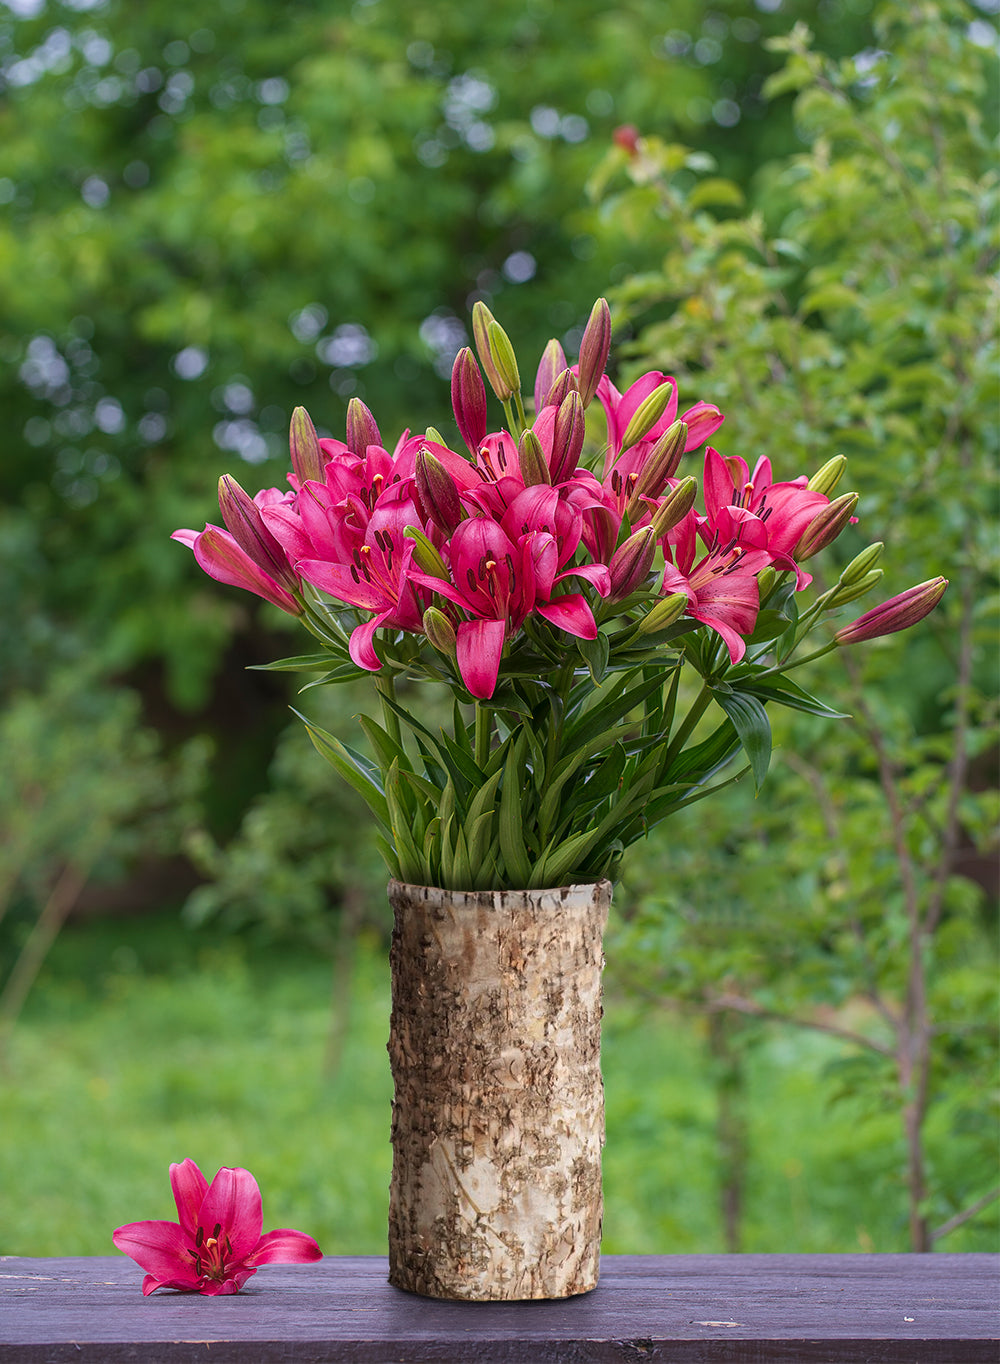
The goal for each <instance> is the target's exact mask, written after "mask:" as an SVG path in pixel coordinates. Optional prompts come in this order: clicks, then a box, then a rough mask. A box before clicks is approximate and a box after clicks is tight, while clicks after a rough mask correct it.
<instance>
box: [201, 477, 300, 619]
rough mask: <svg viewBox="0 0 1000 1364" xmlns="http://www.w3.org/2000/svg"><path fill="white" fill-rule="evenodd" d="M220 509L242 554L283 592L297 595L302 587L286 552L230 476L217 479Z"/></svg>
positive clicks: (253, 503) (255, 507)
mask: <svg viewBox="0 0 1000 1364" xmlns="http://www.w3.org/2000/svg"><path fill="white" fill-rule="evenodd" d="M219 510H220V511H221V512H222V519H223V521H224V522H225V523H226V529H227V530H228V531H229V534H230V535H231V536H232V537H233V539H234V540H235V541H236V543H237V544H238V545H239V547H240V549H241V550H242V551H243V553H244V554H246V555H247V557H248V558H250V559H252V560H253V562H254V563H255V564H256V565H257V567H258V568H262V569H263V570H264V572H265V573H267V574H268V575H269V576H270V577H272V578H273V579H274V581H275V582H276V583H278V584H279V585H280V586H281V587H283V588H285V590H286V591H288V592H298V591H299V590H300V587H301V584H300V582H299V580H298V578H297V577H296V576H295V574H294V573H293V571H292V569H291V566H290V565H289V563H288V559H287V557H286V556H285V551H284V550H283V549H282V548H281V545H280V544H279V543H278V541H277V540H276V539H275V538H274V536H273V535H272V534H271V532H270V531H269V530H268V528H267V526H266V525H265V524H264V518H263V517H262V516H261V514H260V508H259V507H258V506H257V503H256V502H255V501H254V500H253V498H252V497H251V496H250V495H249V494H248V493H246V492H244V490H243V489H242V488H241V487H240V485H239V484H238V483H237V482H236V479H235V478H233V477H231V475H229V474H223V475H222V477H221V478H220V479H219Z"/></svg>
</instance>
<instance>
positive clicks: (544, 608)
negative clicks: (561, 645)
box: [535, 592, 597, 639]
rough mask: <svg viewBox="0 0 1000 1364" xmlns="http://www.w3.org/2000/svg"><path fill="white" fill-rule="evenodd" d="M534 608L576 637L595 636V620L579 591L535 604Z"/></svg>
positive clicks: (589, 637)
mask: <svg viewBox="0 0 1000 1364" xmlns="http://www.w3.org/2000/svg"><path fill="white" fill-rule="evenodd" d="M535 610H536V611H537V612H538V614H539V615H540V616H544V617H545V619H546V620H547V621H550V622H551V624H553V625H558V627H559V629H560V630H565V631H566V633H567V634H569V635H576V636H577V638H578V639H596V638H597V621H596V620H594V613H593V611H591V609H590V606H589V604H588V602H587V600H586V598H585V597H583V596H582V595H581V594H580V593H579V592H571V593H570V594H569V595H568V596H566V597H557V598H556V599H555V601H550V602H544V603H542V604H541V605H539V606H536V607H535Z"/></svg>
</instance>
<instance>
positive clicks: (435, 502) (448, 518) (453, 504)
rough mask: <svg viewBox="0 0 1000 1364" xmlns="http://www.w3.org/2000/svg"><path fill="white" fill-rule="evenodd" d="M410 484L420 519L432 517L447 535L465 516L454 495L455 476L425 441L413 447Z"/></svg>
mask: <svg viewBox="0 0 1000 1364" xmlns="http://www.w3.org/2000/svg"><path fill="white" fill-rule="evenodd" d="M413 484H414V491H415V493H416V499H417V506H418V507H419V508H420V514H421V516H422V517H423V519H424V520H425V521H433V522H434V524H435V526H437V527H438V528H439V529H440V530H443V531H444V533H445V535H451V534H452V532H453V531H454V530H455V528H456V526H458V525H459V523H460V522H461V521H463V520H464V519H465V513H464V512H463V511H462V504H461V502H460V501H459V498H458V489H457V488H456V486H455V480H454V479H453V478H452V476H451V474H449V472H448V470H447V469H446V468H445V467H444V465H443V464H442V463H441V461H440V460H439V459H438V458H437V456H436V455H432V454H431V452H430V450H428V449H427V447H426V446H425V445H422V446H421V447H420V449H419V450H418V451H417V458H416V465H415V468H414V475H413Z"/></svg>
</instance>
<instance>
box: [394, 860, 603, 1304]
mask: <svg viewBox="0 0 1000 1364" xmlns="http://www.w3.org/2000/svg"><path fill="white" fill-rule="evenodd" d="M389 901H390V904H391V905H392V909H393V914H394V919H395V926H394V930H393V939H392V949H391V953H390V963H391V969H392V1017H391V1021H390V1032H389V1057H390V1062H391V1066H392V1076H393V1082H394V1086H395V1098H394V1100H393V1106H392V1147H393V1168H392V1183H391V1187H390V1194H389V1282H390V1283H391V1284H394V1285H395V1286H396V1287H397V1288H403V1289H408V1290H409V1291H411V1292H414V1293H422V1294H424V1295H425V1296H428V1297H434V1298H457V1299H463V1300H466V1301H480V1302H482V1301H498V1300H519V1299H525V1298H565V1297H570V1296H571V1295H573V1294H575V1293H586V1292H588V1291H589V1290H590V1289H592V1288H594V1287H595V1286H596V1284H597V1278H598V1272H599V1264H600V1240H601V1217H602V1211H603V1203H602V1194H601V1148H602V1147H603V1145H604V1085H603V1081H602V1078H601V1066H600V1061H601V1012H602V1008H601V970H602V968H603V965H604V951H603V934H604V928H605V925H606V923H607V917H608V909H609V906H610V903H611V883H610V882H609V881H600V882H598V883H597V884H596V885H580V886H564V887H562V888H561V889H558V890H529V891H450V890H440V889H436V888H432V887H427V886H410V885H404V884H402V883H401V882H398V881H390V883H389Z"/></svg>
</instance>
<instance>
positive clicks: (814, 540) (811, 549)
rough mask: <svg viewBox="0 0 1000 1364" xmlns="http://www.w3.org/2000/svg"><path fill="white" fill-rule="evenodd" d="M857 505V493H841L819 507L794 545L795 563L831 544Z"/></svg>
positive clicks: (808, 557)
mask: <svg viewBox="0 0 1000 1364" xmlns="http://www.w3.org/2000/svg"><path fill="white" fill-rule="evenodd" d="M857 505H858V495H857V493H841V495H840V497H836V498H834V500H833V501H832V502H828V503H827V504H826V506H825V507H821V508H820V510H819V511H818V512H817V514H816V515H815V516H814V517H813V519H812V520H811V521H810V522H809V524H808V526H806V528H805V530H804V531H803V532H802V538H801V539H800V540H799V543H798V544H797V545H796V546H795V549H794V551H793V554H792V558H793V559H794V560H795V562H796V563H799V564H801V563H804V562H805V560H806V559H811V558H812V556H813V555H814V554H818V553H819V552H820V550H821V549H826V547H827V545H832V544H833V542H834V540H836V538H837V536H838V535H839V534H840V532H841V531H842V530H843V529H844V527H845V526H846V525H847V524H848V522H849V521H850V519H851V517H852V515H853V514H854V508H855V507H856V506H857Z"/></svg>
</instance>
